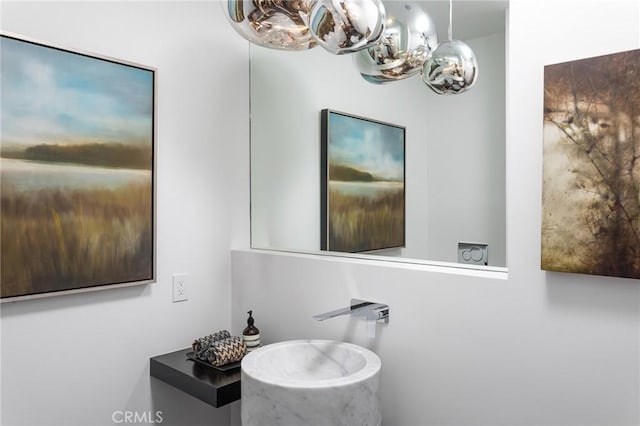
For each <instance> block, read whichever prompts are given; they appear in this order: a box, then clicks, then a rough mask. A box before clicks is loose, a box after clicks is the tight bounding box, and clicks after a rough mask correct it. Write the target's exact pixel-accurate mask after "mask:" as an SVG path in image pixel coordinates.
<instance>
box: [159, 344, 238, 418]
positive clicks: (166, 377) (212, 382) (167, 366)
mask: <svg viewBox="0 0 640 426" xmlns="http://www.w3.org/2000/svg"><path fill="white" fill-rule="evenodd" d="M190 351H191V348H187V349H181V350H179V351H175V352H171V353H168V354H164V355H158V356H154V357H153V358H151V365H150V374H151V376H152V377H156V378H158V379H160V380H162V381H163V382H166V383H168V384H170V385H171V386H174V387H176V388H178V389H180V390H182V391H183V392H186V393H188V394H189V395H192V396H195V397H196V398H198V399H200V400H202V401H204V402H206V403H207V404H211V405H213V406H214V407H222V406H223V405H226V404H229V403H231V402H233V401H237V400H239V399H240V369H237V370H235V371H230V372H221V371H216V370H215V369H213V368H210V367H207V366H205V365H201V364H198V363H196V362H193V361H191V360H190V359H188V358H187V353H188V352H190Z"/></svg>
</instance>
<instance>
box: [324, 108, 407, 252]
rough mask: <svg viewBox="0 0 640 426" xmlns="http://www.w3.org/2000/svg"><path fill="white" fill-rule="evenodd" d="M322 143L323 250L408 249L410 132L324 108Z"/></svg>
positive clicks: (397, 126) (400, 127) (398, 127)
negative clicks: (407, 185) (407, 188)
mask: <svg viewBox="0 0 640 426" xmlns="http://www.w3.org/2000/svg"><path fill="white" fill-rule="evenodd" d="M320 141H321V143H320V145H321V149H320V163H321V164H320V183H321V184H320V186H321V187H320V210H321V211H320V218H321V220H320V222H321V225H320V246H321V247H320V248H321V250H325V251H336V252H347V253H360V252H370V251H375V250H384V249H391V248H401V247H405V244H406V238H405V234H406V220H405V217H406V128H405V127H403V126H399V125H396V124H391V123H387V122H383V121H378V120H373V119H371V118H366V117H361V116H357V115H353V114H349V113H344V112H340V111H335V110H331V109H323V110H321V114H320Z"/></svg>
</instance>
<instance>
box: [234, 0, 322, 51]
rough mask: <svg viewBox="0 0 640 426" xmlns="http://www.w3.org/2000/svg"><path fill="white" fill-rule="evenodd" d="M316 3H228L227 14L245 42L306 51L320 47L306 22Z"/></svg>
mask: <svg viewBox="0 0 640 426" xmlns="http://www.w3.org/2000/svg"><path fill="white" fill-rule="evenodd" d="M312 1H313V0H253V1H246V0H244V1H243V0H227V1H223V2H222V5H223V8H224V14H225V16H226V17H227V19H228V20H229V22H230V23H231V26H232V27H233V28H234V29H235V30H236V32H238V34H240V35H241V36H242V37H244V38H245V39H247V40H249V41H250V42H252V43H255V44H257V45H259V46H263V47H269V48H272V49H279V50H306V49H311V48H313V47H315V46H316V45H317V43H316V41H315V39H314V38H313V36H312V35H311V32H310V31H309V27H308V26H307V22H306V21H307V20H308V16H309V10H310V7H311V2H312Z"/></svg>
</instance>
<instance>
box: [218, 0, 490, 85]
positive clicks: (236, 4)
mask: <svg viewBox="0 0 640 426" xmlns="http://www.w3.org/2000/svg"><path fill="white" fill-rule="evenodd" d="M451 1H452V0H449V34H448V35H449V40H448V41H446V42H444V43H438V35H437V33H436V28H435V24H434V23H433V20H432V19H431V17H430V16H429V15H428V14H427V13H426V12H425V11H424V9H423V7H422V5H421V4H420V3H418V2H404V1H399V0H387V1H382V0H227V1H226V2H225V3H223V4H224V5H225V14H226V15H227V17H228V18H229V21H230V22H231V25H232V26H233V28H234V29H235V30H236V31H237V32H238V33H239V34H240V35H241V36H242V37H244V38H245V39H247V40H249V41H250V42H252V43H254V44H257V45H260V46H263V47H268V48H272V49H280V50H291V51H297V50H306V49H311V48H313V47H316V46H318V45H320V46H321V47H323V48H324V49H325V50H327V51H328V52H330V53H332V54H335V55H342V54H353V59H354V63H355V66H356V68H357V69H358V71H359V72H360V75H361V76H362V77H363V78H364V79H365V80H366V81H368V82H370V83H374V84H383V83H388V82H392V81H397V80H402V79H404V78H407V77H411V76H413V75H416V74H421V75H422V80H423V81H424V83H425V84H426V85H427V86H428V87H430V88H431V89H432V90H433V91H434V92H435V93H438V94H441V95H447V94H456V93H462V92H464V91H466V90H468V89H470V88H471V86H473V84H474V83H475V81H476V78H477V76H478V65H477V62H476V58H475V55H474V53H473V51H472V50H471V48H470V47H469V46H468V45H467V44H465V43H464V42H462V41H459V40H452V29H451V27H452V23H451V20H452V4H451Z"/></svg>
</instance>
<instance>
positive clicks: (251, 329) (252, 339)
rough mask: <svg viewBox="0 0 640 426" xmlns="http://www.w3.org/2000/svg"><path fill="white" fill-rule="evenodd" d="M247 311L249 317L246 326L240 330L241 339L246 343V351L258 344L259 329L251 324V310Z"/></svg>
mask: <svg viewBox="0 0 640 426" xmlns="http://www.w3.org/2000/svg"><path fill="white" fill-rule="evenodd" d="M247 313H248V314H249V318H247V327H246V328H245V329H244V331H243V332H242V340H243V341H244V344H245V345H247V353H248V352H251V351H252V350H254V349H256V348H258V347H259V346H260V330H258V328H257V327H256V326H254V325H253V324H254V323H255V320H254V319H253V311H249V312H247Z"/></svg>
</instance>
